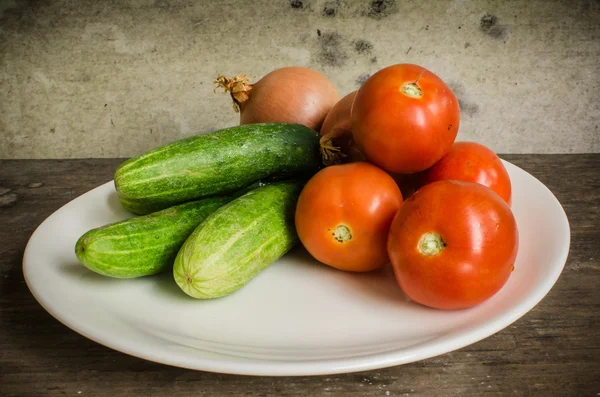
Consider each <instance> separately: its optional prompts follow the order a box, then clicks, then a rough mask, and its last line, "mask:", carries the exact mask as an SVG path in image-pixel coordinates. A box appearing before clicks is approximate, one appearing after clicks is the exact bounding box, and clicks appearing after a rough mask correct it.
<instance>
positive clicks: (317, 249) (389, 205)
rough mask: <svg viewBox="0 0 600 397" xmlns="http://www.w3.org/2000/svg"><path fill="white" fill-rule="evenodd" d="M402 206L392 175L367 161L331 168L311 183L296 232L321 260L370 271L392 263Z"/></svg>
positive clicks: (304, 192) (342, 267)
mask: <svg viewBox="0 0 600 397" xmlns="http://www.w3.org/2000/svg"><path fill="white" fill-rule="evenodd" d="M401 205H402V193H401V192H400V189H399V188H398V186H397V185H396V183H395V182H394V180H393V179H392V177H391V176H389V175H388V174H387V173H386V172H385V171H383V170H381V169H380V168H377V167H376V166H374V165H372V164H369V163H366V162H356V163H349V164H342V165H333V166H330V167H326V168H324V169H322V170H321V171H319V172H318V173H317V174H316V175H314V176H313V177H312V178H311V179H310V180H309V181H308V183H307V184H306V186H305V187H304V189H303V190H302V193H301V194H300V197H299V199H298V204H297V207H296V230H297V231H298V236H299V237H300V241H301V242H302V244H303V245H304V247H305V248H306V249H307V251H308V252H309V253H310V254H311V255H312V256H313V257H314V258H315V259H317V260H318V261H320V262H322V263H325V264H326V265H329V266H332V267H335V268H337V269H340V270H348V271H354V272H366V271H370V270H375V269H377V268H379V267H381V266H383V265H385V264H386V263H389V258H388V254H387V248H386V244H387V236H388V232H389V228H390V224H391V223H392V219H393V218H394V215H396V212H398V209H399V208H400V206H401Z"/></svg>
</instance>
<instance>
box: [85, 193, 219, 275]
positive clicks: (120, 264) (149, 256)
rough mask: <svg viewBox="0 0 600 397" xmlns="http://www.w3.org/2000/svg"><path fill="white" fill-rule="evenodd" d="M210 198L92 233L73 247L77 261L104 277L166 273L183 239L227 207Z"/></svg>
mask: <svg viewBox="0 0 600 397" xmlns="http://www.w3.org/2000/svg"><path fill="white" fill-rule="evenodd" d="M230 200H231V199H230V198H227V197H211V198H206V199H203V200H198V201H191V202H189V203H185V204H180V205H178V206H174V207H170V208H167V209H164V210H162V211H158V212H154V213H152V214H149V215H144V216H139V217H134V218H130V219H127V220H124V221H121V222H116V223H112V224H109V225H106V226H103V227H100V228H96V229H92V230H90V231H88V232H87V233H85V234H84V235H83V236H81V237H80V238H79V240H78V241H77V244H76V245H75V254H76V255H77V259H79V261H80V262H81V263H82V264H83V265H84V266H85V267H87V268H88V269H90V270H92V271H94V272H96V273H99V274H102V275H104V276H109V277H115V278H134V277H141V276H149V275H152V274H156V273H160V272H163V271H166V270H170V269H172V267H173V261H174V260H175V257H176V256H177V252H178V251H179V248H181V246H182V245H183V243H184V242H185V239H186V238H187V237H188V236H189V235H190V234H191V233H192V232H193V231H194V229H195V228H196V227H197V226H198V225H199V224H200V222H202V221H203V220H204V219H206V217H207V216H208V215H210V214H211V213H213V212H214V211H216V210H217V209H218V208H219V207H221V206H223V205H225V204H226V203H228V202H229V201H230Z"/></svg>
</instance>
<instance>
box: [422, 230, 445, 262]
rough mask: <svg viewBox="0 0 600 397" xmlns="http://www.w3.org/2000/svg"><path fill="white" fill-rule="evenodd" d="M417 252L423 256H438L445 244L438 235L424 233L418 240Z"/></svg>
mask: <svg viewBox="0 0 600 397" xmlns="http://www.w3.org/2000/svg"><path fill="white" fill-rule="evenodd" d="M418 247H419V252H420V253H421V254H423V255H425V256H434V255H439V254H440V253H441V252H442V251H443V250H444V248H445V247H446V243H445V242H444V240H442V236H440V235H439V234H438V233H425V234H424V235H422V236H421V239H420V240H419V245H418Z"/></svg>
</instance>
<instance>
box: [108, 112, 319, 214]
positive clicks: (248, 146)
mask: <svg viewBox="0 0 600 397" xmlns="http://www.w3.org/2000/svg"><path fill="white" fill-rule="evenodd" d="M321 167H322V161H321V156H320V152H319V134H318V133H317V132H316V131H313V130H311V129H310V128H308V127H305V126H303V125H300V124H290V123H259V124H247V125H241V126H236V127H231V128H225V129H222V130H219V131H216V132H213V133H210V134H204V135H197V136H193V137H190V138H186V139H183V140H179V141H176V142H172V143H169V144H167V145H164V146H161V147H158V148H156V149H153V150H150V151H148V152H146V153H144V154H142V155H140V156H138V157H133V158H131V159H129V160H127V161H125V162H124V163H122V164H121V165H120V166H119V167H118V168H117V170H116V172H115V176H114V180H115V188H116V190H117V193H118V194H119V200H120V201H121V204H122V205H123V207H124V208H125V209H127V210H128V211H130V212H132V213H134V214H138V215H141V214H147V213H149V212H154V211H157V210H160V209H163V208H166V207H170V206H172V205H175V204H179V203H182V202H186V201H189V200H196V199H199V198H202V197H209V196H215V195H225V194H230V193H231V192H234V191H236V190H238V189H241V188H243V187H244V186H248V185H250V184H251V183H253V182H255V181H258V180H261V179H266V178H269V177H273V176H282V177H289V176H290V175H293V177H294V178H296V177H302V178H309V177H310V176H312V175H313V174H315V173H316V172H317V171H318V170H319V169H320V168H321Z"/></svg>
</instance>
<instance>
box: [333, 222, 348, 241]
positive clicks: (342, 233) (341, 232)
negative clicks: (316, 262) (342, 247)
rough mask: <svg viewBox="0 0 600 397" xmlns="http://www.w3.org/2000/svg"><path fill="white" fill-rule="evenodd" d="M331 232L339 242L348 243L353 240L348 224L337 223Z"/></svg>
mask: <svg viewBox="0 0 600 397" xmlns="http://www.w3.org/2000/svg"><path fill="white" fill-rule="evenodd" d="M331 234H332V236H333V238H334V239H335V241H337V242H338V243H346V242H348V241H350V240H352V232H351V231H350V228H349V227H348V226H346V225H337V227H336V228H335V229H334V230H333V233H331Z"/></svg>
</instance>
